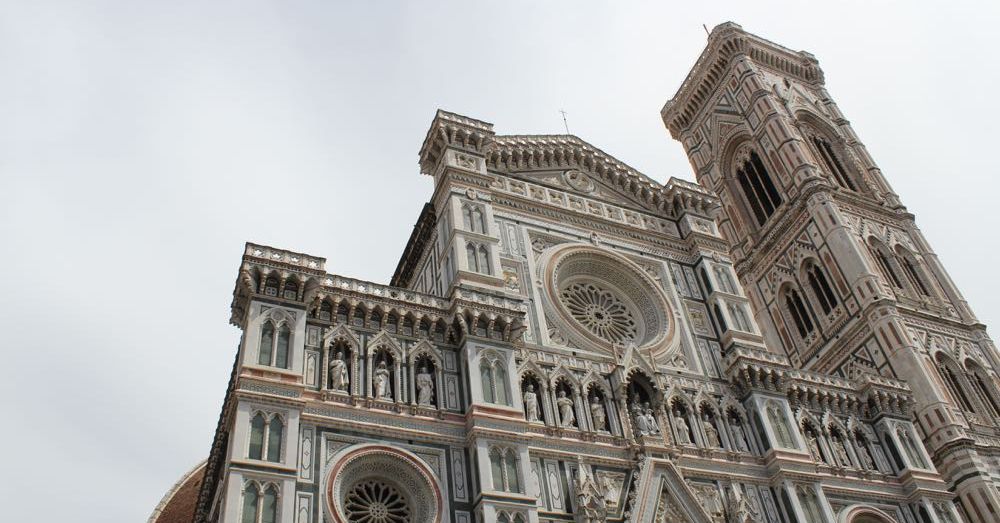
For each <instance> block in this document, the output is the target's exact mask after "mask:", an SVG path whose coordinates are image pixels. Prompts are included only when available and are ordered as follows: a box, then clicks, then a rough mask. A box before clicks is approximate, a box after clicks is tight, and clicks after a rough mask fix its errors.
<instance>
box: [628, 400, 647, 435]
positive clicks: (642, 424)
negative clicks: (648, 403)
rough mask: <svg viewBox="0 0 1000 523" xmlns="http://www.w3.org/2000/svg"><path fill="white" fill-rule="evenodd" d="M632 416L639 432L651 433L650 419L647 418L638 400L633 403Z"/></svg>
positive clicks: (642, 433) (643, 433) (641, 433)
mask: <svg viewBox="0 0 1000 523" xmlns="http://www.w3.org/2000/svg"><path fill="white" fill-rule="evenodd" d="M632 417H633V418H634V419H635V427H636V429H638V430H639V434H640V435H642V436H645V435H647V434H649V420H647V419H646V414H645V413H644V412H643V411H642V408H641V407H640V406H639V402H638V401H636V402H635V403H632Z"/></svg>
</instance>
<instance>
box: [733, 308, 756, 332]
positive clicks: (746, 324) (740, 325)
mask: <svg viewBox="0 0 1000 523" xmlns="http://www.w3.org/2000/svg"><path fill="white" fill-rule="evenodd" d="M729 316H730V317H732V318H733V323H735V324H736V328H737V329H739V330H741V331H743V332H753V329H751V328H750V320H749V319H747V314H746V311H744V310H743V307H741V306H739V305H737V304H731V305H729Z"/></svg>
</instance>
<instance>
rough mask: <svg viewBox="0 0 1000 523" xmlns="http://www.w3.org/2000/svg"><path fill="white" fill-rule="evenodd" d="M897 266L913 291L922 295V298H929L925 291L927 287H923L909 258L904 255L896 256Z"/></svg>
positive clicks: (928, 293)
mask: <svg viewBox="0 0 1000 523" xmlns="http://www.w3.org/2000/svg"><path fill="white" fill-rule="evenodd" d="M897 257H898V259H899V264H900V265H901V266H902V267H903V273H904V274H906V279H907V281H909V282H910V285H911V286H912V287H913V289H914V290H916V291H917V292H919V293H920V294H923V295H924V296H930V295H931V293H930V292H928V291H927V286H926V285H924V282H923V280H921V279H920V275H919V273H917V268H916V267H915V266H914V265H913V261H912V260H910V257H909V256H907V255H905V254H899V255H898V256H897Z"/></svg>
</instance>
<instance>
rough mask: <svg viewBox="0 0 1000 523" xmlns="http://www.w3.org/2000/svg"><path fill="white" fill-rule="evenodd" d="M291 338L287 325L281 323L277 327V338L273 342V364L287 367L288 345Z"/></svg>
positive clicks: (282, 367) (283, 367)
mask: <svg viewBox="0 0 1000 523" xmlns="http://www.w3.org/2000/svg"><path fill="white" fill-rule="evenodd" d="M291 338H292V331H291V330H290V329H289V328H288V326H287V325H282V326H281V328H280V329H278V340H277V342H276V344H275V351H274V366H275V367H278V368H281V369H287V368H288V345H289V342H290V340H291Z"/></svg>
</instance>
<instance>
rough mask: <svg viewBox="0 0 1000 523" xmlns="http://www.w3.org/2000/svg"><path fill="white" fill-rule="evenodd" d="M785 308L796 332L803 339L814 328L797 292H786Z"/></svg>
mask: <svg viewBox="0 0 1000 523" xmlns="http://www.w3.org/2000/svg"><path fill="white" fill-rule="evenodd" d="M785 308H786V309H788V313H789V314H791V315H792V321H793V322H795V328H796V330H798V332H799V336H800V337H802V338H805V337H806V336H808V335H809V334H811V333H812V332H813V330H814V329H815V328H816V326H815V325H814V324H813V321H812V317H811V316H810V315H809V310H808V309H806V304H805V302H803V301H802V297H801V296H799V293H798V291H796V290H794V289H789V290H788V293H787V294H785Z"/></svg>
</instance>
